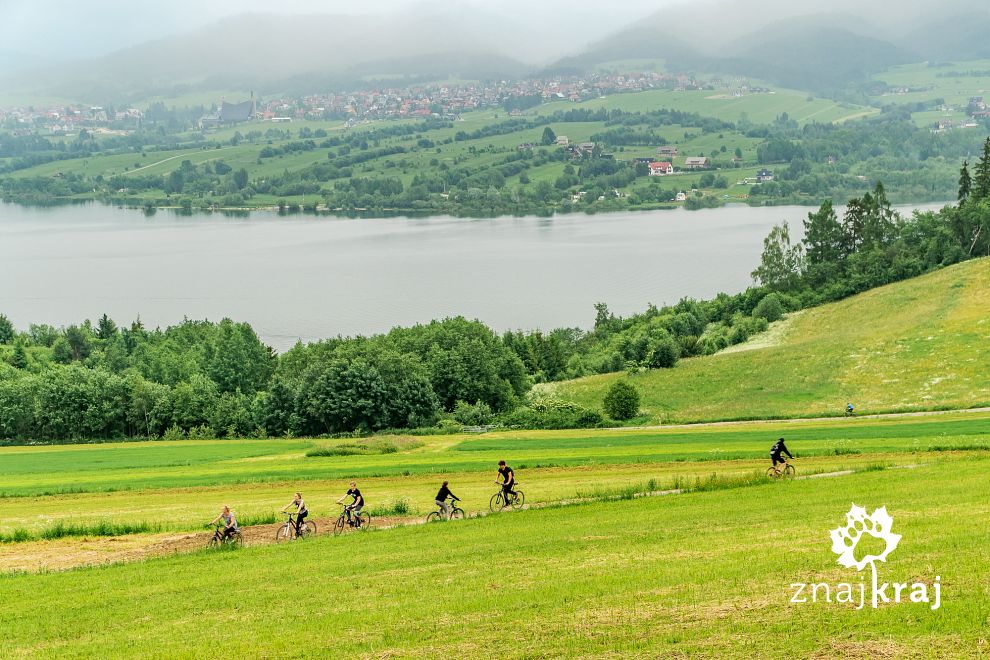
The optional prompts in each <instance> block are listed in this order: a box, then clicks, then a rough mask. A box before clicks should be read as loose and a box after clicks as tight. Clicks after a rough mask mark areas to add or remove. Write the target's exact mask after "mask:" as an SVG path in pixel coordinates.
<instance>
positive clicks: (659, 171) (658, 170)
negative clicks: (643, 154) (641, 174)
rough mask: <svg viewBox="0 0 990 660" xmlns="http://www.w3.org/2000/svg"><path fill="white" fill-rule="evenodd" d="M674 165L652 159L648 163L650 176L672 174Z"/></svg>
mask: <svg viewBox="0 0 990 660" xmlns="http://www.w3.org/2000/svg"><path fill="white" fill-rule="evenodd" d="M673 173H674V165H673V164H672V163H668V162H666V161H654V162H652V163H650V176H663V175H665V174H673Z"/></svg>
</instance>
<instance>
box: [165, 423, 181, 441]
mask: <svg viewBox="0 0 990 660" xmlns="http://www.w3.org/2000/svg"><path fill="white" fill-rule="evenodd" d="M185 437H186V432H185V431H183V430H182V428H181V427H180V426H179V425H178V424H172V426H170V427H168V428H167V429H165V433H164V434H163V435H162V439H163V440H182V439H183V438H185Z"/></svg>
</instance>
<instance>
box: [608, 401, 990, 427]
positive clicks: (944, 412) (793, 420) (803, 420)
mask: <svg viewBox="0 0 990 660" xmlns="http://www.w3.org/2000/svg"><path fill="white" fill-rule="evenodd" d="M986 412H990V407H984V408H962V409H958V410H919V411H917V412H901V413H877V414H875V415H856V416H855V417H851V418H849V417H794V418H791V419H747V420H740V421H734V422H697V423H694V424H663V425H654V426H612V427H609V428H607V429H602V430H603V431H655V430H659V429H693V428H698V427H704V426H746V425H751V424H807V423H813V422H835V421H838V420H840V419H847V420H849V421H854V420H857V419H897V418H901V417H933V416H935V415H957V414H975V413H986Z"/></svg>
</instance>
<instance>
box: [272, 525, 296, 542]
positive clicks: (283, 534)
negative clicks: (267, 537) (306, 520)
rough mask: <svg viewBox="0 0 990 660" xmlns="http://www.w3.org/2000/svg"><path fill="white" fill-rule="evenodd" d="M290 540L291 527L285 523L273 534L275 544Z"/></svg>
mask: <svg viewBox="0 0 990 660" xmlns="http://www.w3.org/2000/svg"><path fill="white" fill-rule="evenodd" d="M291 540H292V526H291V525H290V524H289V523H285V524H284V525H282V526H281V527H279V528H278V530H277V531H276V532H275V542H276V543H281V542H282V541H291Z"/></svg>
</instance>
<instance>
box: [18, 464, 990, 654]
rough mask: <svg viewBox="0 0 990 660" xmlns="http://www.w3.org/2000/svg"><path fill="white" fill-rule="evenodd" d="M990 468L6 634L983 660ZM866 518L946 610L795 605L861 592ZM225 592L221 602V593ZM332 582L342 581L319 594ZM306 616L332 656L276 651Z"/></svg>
mask: <svg viewBox="0 0 990 660" xmlns="http://www.w3.org/2000/svg"><path fill="white" fill-rule="evenodd" d="M986 468H987V461H986V459H983V460H976V461H972V462H968V463H965V464H951V465H950V464H945V465H931V466H923V467H919V468H916V469H913V470H884V471H869V472H862V473H859V474H854V475H849V476H845V477H840V478H834V479H809V480H803V481H801V480H797V481H791V482H775V483H763V484H761V485H758V486H753V487H749V488H739V489H732V490H713V491H708V492H697V493H690V494H686V495H679V496H675V497H660V498H632V499H628V500H620V501H607V502H597V503H588V504H585V505H580V506H571V507H561V508H548V509H544V510H534V511H524V512H521V513H514V514H508V515H499V516H488V517H486V518H480V519H471V520H465V521H460V522H457V523H456V524H449V525H422V526H415V527H406V528H399V529H394V530H386V531H378V532H372V533H369V534H348V535H344V536H342V537H340V538H333V537H321V538H316V539H312V540H311V541H310V542H307V543H298V544H284V545H280V546H274V545H272V546H264V547H247V548H244V549H243V550H241V551H238V552H233V553H219V554H217V553H205V552H204V553H194V554H191V555H183V556H175V557H168V558H162V559H156V560H152V561H147V562H140V563H132V564H122V565H116V566H110V567H106V568H91V569H81V570H75V571H71V572H67V573H60V574H38V575H12V576H8V577H5V578H2V582H3V587H4V596H5V597H4V599H3V600H2V601H0V620H3V621H4V623H5V630H6V631H7V634H6V644H7V646H6V648H7V650H8V651H9V652H10V653H11V654H15V655H18V654H19V655H24V654H31V653H38V652H39V651H44V649H48V650H51V649H58V652H59V653H60V654H62V655H80V656H88V655H100V654H103V653H104V652H105V650H106V649H107V648H115V649H125V648H126V649H128V652H129V653H134V654H150V655H163V656H185V655H196V654H201V653H202V652H203V649H210V648H214V646H213V645H215V644H216V640H217V639H225V640H226V641H225V646H224V653H228V654H229V653H243V654H248V655H268V656H281V655H294V656H304V657H305V656H313V657H315V656H317V655H320V654H322V653H325V651H326V648H330V647H332V649H333V653H334V654H335V655H341V656H348V657H356V656H364V655H381V654H382V653H384V652H392V653H399V652H400V651H401V653H402V654H404V655H411V656H426V655H438V654H439V655H444V656H448V657H465V656H475V655H480V654H483V653H485V652H487V650H488V649H491V648H492V647H494V646H497V645H499V644H504V643H505V635H506V632H505V631H506V629H507V628H511V629H512V630H513V631H514V632H513V635H514V637H513V643H512V654H511V655H519V656H524V655H547V656H576V655H583V656H591V655H604V654H607V653H612V654H616V653H618V654H623V655H626V656H630V657H635V656H651V657H652V656H671V655H676V654H685V655H694V656H719V657H734V656H756V655H759V656H764V655H766V648H767V639H768V638H771V639H774V638H784V637H786V640H787V644H786V652H787V654H788V655H799V656H815V655H817V656H823V657H835V656H841V655H850V654H857V655H877V651H878V649H880V648H881V647H880V646H878V644H880V643H881V641H880V640H882V648H883V649H886V652H891V651H892V652H893V653H894V654H895V655H897V656H909V655H913V654H922V653H924V654H930V655H939V656H958V655H966V656H973V655H978V649H979V644H980V639H981V637H982V621H983V619H984V618H985V613H986V611H987V610H988V608H990V596H988V594H987V593H986V589H985V584H984V579H983V576H984V573H985V566H986V564H987V562H988V561H990V554H988V552H990V551H988V546H987V544H986V543H985V542H984V541H985V539H984V538H983V535H982V534H981V533H979V531H978V529H975V528H973V527H972V526H969V525H963V524H958V523H959V521H960V520H965V519H968V518H967V516H974V515H975V516H977V517H979V516H984V517H985V516H986V515H987V513H990V509H988V508H987V507H988V505H987V503H986V502H985V498H982V497H980V495H979V494H980V493H981V492H982V490H981V487H982V485H983V484H984V482H985V474H986ZM851 501H852V502H856V503H858V504H863V505H865V506H867V507H868V508H869V509H870V510H872V509H873V508H875V507H878V506H880V505H882V504H883V505H886V506H887V508H888V511H889V512H890V513H891V514H892V515H893V517H894V521H895V522H894V531H895V532H896V533H898V534H901V535H902V540H901V542H900V544H899V545H898V547H897V549H896V551H895V552H894V553H892V555H891V556H890V557H889V559H888V562H887V563H885V564H883V566H882V569H881V570H882V571H883V572H884V573H883V575H884V576H885V577H884V579H888V580H915V579H924V580H931V579H934V575H935V574H939V575H941V578H942V581H943V584H944V586H945V589H944V593H943V602H942V607H941V609H940V610H938V611H937V612H932V611H931V610H930V609H928V606H927V604H922V605H911V604H905V605H898V606H888V607H884V608H881V609H878V610H872V609H870V608H866V609H864V610H856V609H855V608H853V607H837V606H834V605H831V606H829V605H824V604H823V605H820V606H812V605H807V606H793V605H790V604H789V602H788V601H789V599H790V598H791V596H792V593H791V591H790V583H792V582H812V581H830V582H836V581H842V580H849V581H854V582H858V576H857V574H856V572H855V570H850V569H843V568H841V567H839V566H838V565H837V564H836V557H835V555H834V554H833V553H832V552H831V550H830V546H829V540H828V530H829V529H832V528H834V527H836V526H838V525H841V524H842V523H843V522H844V520H845V518H844V517H845V513H846V511H848V510H849V506H850V502H851ZM279 566H281V567H291V570H289V569H286V570H282V571H279V570H278V568H277V567H279ZM218 575H223V576H225V578H224V579H222V580H221V582H222V584H223V588H213V587H211V586H209V585H215V584H217V580H218V577H217V576H218ZM338 575H344V576H348V578H347V579H336V578H334V577H326V578H325V579H320V577H319V576H338ZM273 576H274V577H273ZM547 576H552V579H547ZM227 578H230V579H227ZM273 585H277V588H273ZM424 602H437V603H443V611H442V612H440V613H439V614H438V613H437V611H435V608H433V607H423V603H424ZM355 603H360V608H361V615H360V617H355V616H353V608H354V607H355V605H354V604H355ZM204 612H209V613H210V614H209V616H204ZM300 618H304V619H305V621H306V630H307V632H308V634H309V635H311V636H313V637H314V638H317V639H325V640H327V641H326V646H322V645H320V646H316V645H314V646H311V647H306V648H300V647H299V643H298V640H297V639H296V638H294V637H292V636H289V635H279V634H272V630H275V629H280V628H281V627H291V626H292V625H293V624H294V623H296V622H298V621H299V619H300ZM53 621H57V622H58V625H57V626H56V625H52V623H51V622H53ZM134 621H154V625H133V622H134ZM231 621H236V625H237V630H238V634H236V635H230V634H229V631H230V626H231ZM455 624H457V625H455ZM919 626H920V627H923V629H924V631H925V632H924V635H923V636H921V637H920V638H919V635H918V630H919ZM225 635H226V636H225ZM42 640H43V641H42ZM919 644H922V645H923V648H921V647H920V646H919Z"/></svg>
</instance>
